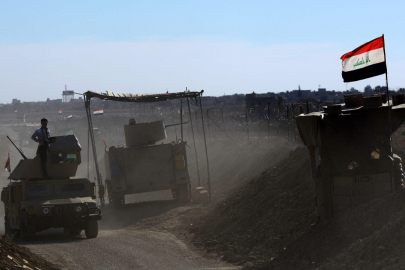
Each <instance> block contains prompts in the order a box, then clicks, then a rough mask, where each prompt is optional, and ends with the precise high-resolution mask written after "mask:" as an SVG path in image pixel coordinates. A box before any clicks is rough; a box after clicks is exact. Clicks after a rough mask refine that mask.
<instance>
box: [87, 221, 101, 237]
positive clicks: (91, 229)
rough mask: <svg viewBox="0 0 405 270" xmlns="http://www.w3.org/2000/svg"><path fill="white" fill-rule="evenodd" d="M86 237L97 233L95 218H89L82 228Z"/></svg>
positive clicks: (95, 235)
mask: <svg viewBox="0 0 405 270" xmlns="http://www.w3.org/2000/svg"><path fill="white" fill-rule="evenodd" d="M84 231H85V234H86V237H87V238H96V237H97V235H98V223H97V220H89V221H87V224H86V229H85V230H84Z"/></svg>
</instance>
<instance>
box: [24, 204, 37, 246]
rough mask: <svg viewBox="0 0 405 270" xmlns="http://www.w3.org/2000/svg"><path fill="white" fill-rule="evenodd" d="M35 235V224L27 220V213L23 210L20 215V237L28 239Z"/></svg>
mask: <svg viewBox="0 0 405 270" xmlns="http://www.w3.org/2000/svg"><path fill="white" fill-rule="evenodd" d="M34 236H35V225H34V223H33V222H30V221H29V220H28V214H27V212H26V211H24V212H23V213H22V215H21V237H22V239H23V240H30V239H32V238H33V237H34Z"/></svg>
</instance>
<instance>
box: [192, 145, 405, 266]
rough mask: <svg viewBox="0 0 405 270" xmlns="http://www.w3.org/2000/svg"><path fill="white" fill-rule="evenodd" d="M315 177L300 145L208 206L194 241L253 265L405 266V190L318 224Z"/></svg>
mask: <svg viewBox="0 0 405 270" xmlns="http://www.w3.org/2000/svg"><path fill="white" fill-rule="evenodd" d="M310 179H311V173H310V165H309V158H308V153H307V151H306V150H305V149H304V148H298V149H296V150H295V151H292V152H291V153H290V155H289V157H288V158H286V159H285V160H283V161H281V162H280V163H279V164H278V165H277V166H275V167H274V168H269V169H268V170H265V171H263V173H262V174H261V175H260V176H258V177H256V178H253V179H252V180H251V181H250V182H249V183H248V184H246V185H244V186H243V187H242V188H241V189H239V190H238V191H237V192H235V193H234V194H233V195H232V196H230V197H229V198H228V199H226V200H224V201H222V202H220V203H218V204H217V205H215V206H213V207H212V208H211V209H209V211H208V213H207V214H206V215H204V216H203V217H201V218H200V219H199V220H198V222H195V224H194V226H192V227H193V228H192V229H190V230H191V232H193V233H194V234H195V238H194V240H193V241H194V243H195V244H196V245H197V246H200V247H204V248H205V249H206V250H207V251H208V252H209V253H215V254H218V255H220V256H222V258H223V260H226V261H230V262H233V263H235V264H241V265H242V264H243V265H245V266H246V268H253V269H403V268H405V256H403V255H404V250H405V248H404V247H405V231H404V230H403V227H404V224H405V208H404V204H405V190H401V191H398V192H396V193H395V194H392V195H390V196H387V197H385V198H378V199H375V200H373V201H370V202H369V203H367V204H363V205H359V206H356V207H352V208H350V209H348V210H346V211H344V212H341V213H339V214H338V215H337V216H336V217H334V218H333V219H332V220H329V221H321V222H317V219H316V217H315V213H314V211H315V207H314V203H313V193H312V186H311V181H310Z"/></svg>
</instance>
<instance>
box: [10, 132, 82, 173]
mask: <svg viewBox="0 0 405 270" xmlns="http://www.w3.org/2000/svg"><path fill="white" fill-rule="evenodd" d="M55 138H56V141H55V142H53V143H51V144H50V146H49V153H48V159H47V164H46V166H47V171H48V174H49V175H50V177H51V178H52V179H62V178H64V179H66V178H70V177H74V176H76V172H77V167H78V166H79V164H80V163H81V158H80V151H81V150H82V147H81V146H80V144H79V141H78V140H77V138H76V136H75V135H66V136H56V137H55ZM43 178H44V177H43V174H42V169H41V158H40V156H39V155H36V156H35V157H34V158H33V159H29V158H28V159H22V160H20V162H19V163H18V165H17V166H16V168H15V169H14V170H13V171H12V172H11V174H10V176H9V177H8V179H11V180H31V179H43Z"/></svg>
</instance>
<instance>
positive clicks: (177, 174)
mask: <svg viewBox="0 0 405 270" xmlns="http://www.w3.org/2000/svg"><path fill="white" fill-rule="evenodd" d="M124 132H125V141H126V146H125V147H114V146H112V147H110V148H109V150H108V151H107V152H106V153H105V163H106V164H105V168H106V186H107V191H108V196H109V201H110V203H111V204H112V205H113V206H114V207H120V206H122V205H124V204H125V195H128V194H140V193H146V192H154V191H163V190H171V191H172V193H173V197H174V199H176V200H178V201H181V202H188V201H190V199H191V189H190V176H189V172H188V164H187V153H186V143H185V142H184V141H181V140H179V141H177V142H171V143H165V144H164V143H162V144H156V143H157V142H158V141H160V140H163V139H165V138H166V131H165V126H164V124H163V121H156V122H151V123H140V124H135V123H134V121H132V122H131V121H130V124H129V125H126V126H124Z"/></svg>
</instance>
